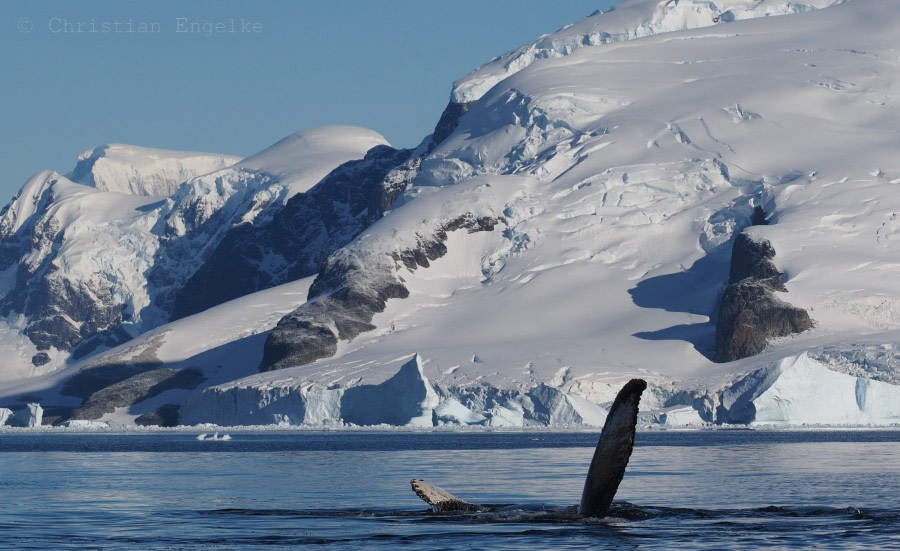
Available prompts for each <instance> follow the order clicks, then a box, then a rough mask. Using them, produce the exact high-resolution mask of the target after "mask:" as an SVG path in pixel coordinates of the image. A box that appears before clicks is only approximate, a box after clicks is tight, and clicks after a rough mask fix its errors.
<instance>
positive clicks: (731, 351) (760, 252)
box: [716, 233, 813, 362]
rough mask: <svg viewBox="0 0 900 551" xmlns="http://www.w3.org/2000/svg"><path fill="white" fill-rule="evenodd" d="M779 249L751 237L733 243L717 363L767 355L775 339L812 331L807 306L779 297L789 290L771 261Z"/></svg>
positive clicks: (741, 236) (718, 324)
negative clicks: (771, 341) (767, 349)
mask: <svg viewBox="0 0 900 551" xmlns="http://www.w3.org/2000/svg"><path fill="white" fill-rule="evenodd" d="M774 257H775V249H774V248H773V247H772V244H771V243H770V242H768V241H766V240H754V239H752V238H751V237H750V236H748V235H747V234H746V233H741V234H739V235H738V236H737V237H736V238H735V240H734V248H733V249H732V255H731V273H730V277H729V284H728V287H726V288H725V293H724V294H723V295H722V302H721V304H720V306H719V317H718V320H717V322H716V361H718V362H730V361H733V360H738V359H740V358H746V357H749V356H753V355H756V354H759V353H760V352H762V351H763V350H764V349H765V348H766V345H767V343H768V339H770V338H772V337H784V336H787V335H793V334H795V333H800V332H803V331H806V330H807V329H811V328H812V327H813V321H812V320H811V319H810V317H809V314H808V313H807V312H806V310H803V309H802V308H797V307H796V306H792V305H790V304H788V303H786V302H784V301H782V300H779V299H778V298H777V297H776V296H775V292H786V291H787V289H786V288H785V286H784V284H783V283H782V282H781V279H780V277H781V275H782V274H781V272H779V271H778V269H777V268H776V267H775V265H774V264H773V263H772V261H771V259H772V258H774Z"/></svg>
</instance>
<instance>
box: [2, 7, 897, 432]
mask: <svg viewBox="0 0 900 551" xmlns="http://www.w3.org/2000/svg"><path fill="white" fill-rule="evenodd" d="M898 25H900V6H898V5H897V4H896V3H895V2H890V1H888V0H853V1H847V2H841V1H837V0H805V1H803V0H801V1H790V2H788V1H783V0H763V1H756V0H722V1H720V2H708V1H701V0H680V1H678V2H665V1H655V0H626V1H625V2H623V3H622V4H620V5H617V6H616V7H615V9H614V10H613V11H611V12H607V13H597V14H594V15H591V16H589V17H588V18H586V19H585V20H583V21H580V22H578V23H575V24H574V25H571V26H569V27H566V28H564V29H561V30H559V31H557V32H555V33H553V34H550V35H546V36H544V37H540V38H539V39H537V40H535V41H534V42H532V43H530V44H526V45H524V46H522V47H521V48H518V49H516V50H513V51H512V52H509V53H508V54H505V55H504V56H500V57H499V58H497V59H495V60H492V61H490V62H488V63H487V64H486V65H484V66H483V67H481V68H479V69H477V70H475V71H473V72H472V73H471V74H470V75H468V76H465V77H463V78H462V79H460V80H458V81H457V82H456V83H454V85H453V88H452V91H451V105H450V106H449V107H448V110H447V111H445V115H446V116H445V117H442V120H441V121H439V123H438V126H437V127H436V130H435V134H434V135H432V136H428V137H425V138H424V139H423V142H422V144H421V145H420V146H419V147H417V148H415V149H414V150H393V149H392V148H390V147H389V146H388V144H387V143H386V142H385V141H384V140H383V138H381V137H379V136H378V135H377V134H376V133H374V132H372V131H368V130H365V129H349V128H345V127H338V128H333V129H325V130H323V129H318V130H311V131H305V132H304V133H301V134H297V135H294V136H291V137H288V138H285V139H284V140H282V141H281V142H279V143H278V144H276V145H275V146H273V147H272V148H270V149H269V150H266V151H265V152H262V153H260V154H257V155H254V156H251V157H249V158H247V159H244V160H241V161H239V162H237V163H235V164H233V165H231V166H229V167H226V168H219V169H215V170H214V171H213V172H211V173H208V174H201V175H192V176H190V178H189V179H187V180H186V181H184V182H181V183H179V184H178V185H176V186H175V187H174V188H173V189H174V191H173V192H172V193H170V194H168V195H166V196H164V197H158V196H156V197H150V196H148V195H141V193H138V192H137V191H136V190H138V189H139V188H140V187H141V186H140V185H137V184H135V183H134V182H135V181H136V180H135V178H136V177H134V176H127V177H126V176H124V175H122V174H120V173H116V172H113V171H109V172H108V173H104V175H102V176H101V180H102V179H103V178H104V177H106V178H107V179H115V178H121V179H122V180H121V182H120V183H118V184H115V185H117V186H118V188H117V189H119V190H122V191H126V190H127V193H117V192H111V191H103V190H102V189H100V187H101V186H97V185H95V186H94V187H90V186H85V185H82V184H79V183H77V182H73V181H71V180H70V179H69V178H66V177H63V176H61V175H59V174H56V173H51V172H48V173H42V174H41V175H38V176H37V177H36V179H34V180H33V181H31V182H29V184H27V186H26V188H27V189H28V190H29V191H27V192H26V191H25V190H23V194H20V196H19V197H18V198H17V199H16V200H14V202H13V204H12V205H11V206H10V207H8V208H7V210H6V211H4V214H3V217H2V218H0V245H2V252H3V254H2V256H0V258H7V257H8V258H9V259H10V260H9V261H8V262H6V263H4V264H2V265H0V273H2V274H3V276H2V278H3V281H4V282H5V283H8V285H7V284H4V285H3V287H2V288H3V289H4V292H7V295H6V297H4V299H3V304H4V305H6V309H5V310H4V311H0V314H3V315H5V316H6V321H5V325H3V326H2V327H0V337H2V339H0V346H3V347H5V348H4V350H5V351H8V352H9V357H16V358H19V359H20V361H17V362H14V364H15V366H18V367H15V366H11V367H5V368H4V370H3V372H2V375H0V377H3V378H5V379H4V380H5V381H7V382H8V384H7V385H6V388H4V389H3V390H0V399H2V400H3V401H2V402H0V405H6V404H7V402H9V403H12V400H14V399H18V398H21V397H23V396H31V397H36V398H39V399H40V401H41V403H42V404H51V405H54V406H60V407H63V406H65V407H70V408H77V407H79V406H80V405H82V402H84V401H87V400H89V399H90V396H91V395H93V394H94V393H96V392H101V391H102V388H94V386H96V385H99V384H101V383H102V384H118V383H119V382H121V381H122V380H125V379H126V378H123V379H120V380H119V381H106V380H104V379H103V378H102V376H101V375H103V374H105V373H109V372H112V371H115V370H117V371H116V372H117V373H119V374H120V375H121V376H124V375H128V376H129V377H130V376H133V375H137V374H138V371H140V370H150V369H173V370H186V369H197V370H198V371H199V372H200V373H202V375H203V377H205V380H204V382H203V383H202V384H200V385H199V386H197V387H196V388H194V389H186V388H172V389H168V390H166V391H164V392H162V393H160V394H158V395H154V396H150V397H147V398H146V399H143V400H140V401H136V402H134V403H130V404H125V405H118V406H116V408H115V411H114V412H113V413H106V414H104V416H103V417H102V418H101V421H102V422H114V421H115V422H134V421H135V419H137V418H138V417H140V416H141V415H145V414H147V415H151V416H152V414H154V413H158V412H159V411H161V409H160V408H165V407H170V410H171V407H174V408H179V407H180V411H179V415H180V419H179V422H180V423H182V424H196V423H218V424H222V425H241V424H254V425H256V424H281V425H287V426H308V427H321V426H363V425H382V424H390V425H401V426H413V427H422V426H427V427H430V426H443V425H476V426H488V427H529V426H552V427H572V426H581V425H586V426H599V425H602V423H603V421H604V419H605V416H606V409H605V406H606V404H607V403H608V402H609V401H611V400H612V399H613V397H614V396H615V390H616V389H617V388H618V387H620V386H621V384H622V383H623V382H625V381H627V380H629V379H631V378H634V377H639V378H642V379H646V380H647V381H648V382H649V383H650V387H649V388H648V390H647V392H646V393H645V399H642V404H641V406H642V411H641V420H642V422H643V423H646V424H652V425H659V426H664V427H685V426H703V425H708V424H733V423H740V424H750V425H762V426H769V425H777V426H783V425H891V424H897V423H898V422H900V420H898V413H897V408H896V405H895V404H897V403H898V402H900V401H898V394H897V390H898V389H900V386H898V384H897V383H898V382H900V368H898V367H897V366H898V365H900V360H898V356H897V354H896V352H895V351H894V350H895V349H894V346H895V343H896V342H897V341H898V338H900V302H898V298H897V297H898V296H900V284H898V283H897V280H896V278H891V277H890V274H892V273H893V271H894V270H895V268H896V267H897V263H896V260H895V259H896V246H897V242H898V241H897V239H896V236H897V233H898V232H900V222H898V220H900V218H898V216H897V212H898V211H900V202H898V196H897V193H896V186H897V184H898V183H900V164H898V161H897V159H896V155H895V151H896V150H897V147H898V145H900V138H898V135H897V133H896V128H897V127H898V124H900V121H898V120H897V117H898V115H897V113H898V110H897V106H898V103H900V98H898V96H897V95H896V92H895V90H894V88H895V87H894V86H893V83H895V82H897V81H898V80H900V69H898V65H897V62H896V60H897V54H896V52H895V50H894V48H893V45H892V44H893V35H894V34H895V32H894V31H895V29H896V28H897V27H898ZM317 148H320V149H321V150H319V149H317ZM172 155H173V157H178V158H180V157H179V156H178V155H175V154H172ZM185 158H187V157H185ZM173 162H174V161H173ZM292 163H296V164H292ZM345 163H350V164H349V165H346V164H345ZM142 166H143V165H142ZM98 170H99V169H98ZM123 170H125V169H123ZM70 176H72V175H71V174H70ZM72 177H74V176H72ZM141 178H144V179H146V178H149V176H147V177H145V176H141ZM175 179H177V178H175ZM110 181H111V180H110ZM142 181H144V180H142ZM146 181H148V182H149V181H150V180H146ZM323 185H330V186H334V187H333V189H337V190H341V192H344V191H346V192H347V193H348V194H350V195H351V196H352V194H354V193H355V194H357V195H360V196H363V195H365V197H355V198H353V199H352V200H348V201H346V202H340V201H338V202H335V201H333V200H332V199H333V198H334V196H333V195H331V194H330V192H329V193H323V192H322V189H323V188H322V187H321V186H323ZM104 186H106V187H109V188H112V187H114V184H112V183H108V184H104ZM147 186H149V184H147ZM147 186H144V188H142V189H146V188H147ZM151 187H152V186H151ZM329 189H331V188H329ZM369 193H371V196H369V195H366V194H369ZM335 205H337V206H335ZM323 213H324V214H323ZM758 213H762V216H763V217H764V218H765V219H766V221H767V222H768V223H767V224H756V223H755V222H754V218H755V217H758V216H759V214H758ZM311 221H312V222H311ZM309 224H313V226H314V227H313V226H309ZM275 226H278V227H285V228H304V229H303V231H301V232H298V233H296V234H293V233H292V234H290V235H289V238H287V237H284V236H285V235H288V234H284V233H278V232H275V231H271V228H273V227H275ZM236 228H237V229H236ZM309 228H312V229H309ZM307 229H309V231H307ZM238 234H239V235H240V236H239V237H235V236H237V235H238ZM98 236H99V237H98ZM298 236H299V237H298ZM737 236H744V237H742V238H740V239H741V240H743V241H746V242H747V243H755V244H766V245H765V247H767V248H770V249H771V251H774V252H773V253H772V254H771V255H770V257H769V258H768V261H769V262H770V263H771V266H770V268H771V269H770V270H769V271H768V272H767V274H768V276H771V277H770V279H771V280H772V281H771V283H772V287H773V288H774V289H775V290H777V292H778V300H779V301H781V302H783V304H784V305H786V306H785V308H789V309H794V311H798V312H799V311H802V312H804V313H808V320H809V323H804V324H803V326H802V331H790V332H786V333H778V334H772V335H766V336H764V338H762V339H761V340H760V341H759V342H758V343H757V344H758V346H754V347H753V350H752V351H751V353H750V354H748V355H746V357H743V356H742V355H740V357H739V359H735V358H732V357H729V358H726V359H728V360H729V361H716V360H717V359H718V360H722V359H723V358H721V357H720V358H717V357H716V350H715V348H716V322H717V316H718V311H719V304H720V301H721V297H722V294H723V292H724V291H725V289H726V285H728V283H729V281H728V280H729V272H730V267H729V264H730V259H731V256H732V254H731V253H732V249H733V246H734V243H735V240H736V239H737ZM98 239H100V240H101V241H99V242H100V243H101V244H102V249H103V250H99V249H95V248H94V247H95V245H94V241H95V240H98ZM272 241H279V243H281V242H284V243H289V244H290V246H291V248H292V250H293V251H295V258H291V257H290V255H286V254H284V253H283V252H281V251H280V249H278V247H275V246H270V245H269V243H270V242H272ZM743 241H742V242H743ZM58 243H62V246H58ZM257 243H258V244H259V246H258V247H255V244H257ZM295 244H296V246H295ZM297 251H302V254H301V253H300V252H297ZM7 253H8V254H7ZM301 257H302V261H303V262H307V261H308V264H309V265H308V266H306V267H305V268H304V270H303V271H299V270H296V269H295V266H294V264H297V263H300V262H301ZM123 259H127V261H125V262H123ZM211 259H213V260H211ZM310 259H313V260H310ZM292 263H294V264H292ZM313 265H314V266H313ZM21 266H26V268H22V267H21ZM23 270H25V271H23ZM20 272H21V274H22V275H19V273H20ZM226 273H233V274H234V273H239V274H241V277H242V278H243V277H246V278H247V281H248V282H249V283H247V285H246V286H243V287H241V289H242V290H241V291H240V292H236V293H234V294H233V296H231V295H230V296H225V295H224V294H222V293H220V294H219V295H217V296H216V297H213V299H210V300H209V301H208V302H205V301H201V300H195V301H194V303H193V304H192V305H189V307H183V308H180V309H177V308H176V307H175V305H176V304H178V303H179V301H180V300H182V299H179V294H181V295H182V296H183V295H184V294H185V293H186V294H188V295H190V296H191V297H194V298H196V297H199V296H200V295H201V294H202V292H203V290H204V289H213V290H216V291H217V290H218V289H219V287H224V283H223V282H221V281H219V280H220V279H221V278H224V277H225V275H224V274H226ZM196 274H200V275H201V276H202V277H200V276H198V277H194V276H195V275H196ZM288 274H290V275H288ZM45 275H46V277H45ZM192 277H194V282H193V283H190V284H188V282H189V281H190V280H191V278H192ZM254 277H258V279H260V280H266V284H265V285H262V286H257V285H256V281H255V279H254ZM42 278H43V279H42ZM92 278H93V279H92ZM29 281H43V282H47V287H48V288H49V291H54V290H55V289H63V290H66V291H65V292H56V293H55V294H54V293H53V292H50V293H49V294H48V292H42V293H37V294H34V295H31V297H34V299H32V298H29V300H28V301H25V300H24V299H22V298H20V299H18V300H19V301H20V302H21V303H25V302H28V303H29V304H39V302H38V301H37V298H41V297H45V296H55V297H62V296H65V297H79V300H69V301H68V302H66V303H64V302H63V301H59V300H57V301H56V302H52V303H51V302H46V304H49V305H50V306H53V307H55V308H56V311H58V313H59V315H58V316H56V317H55V318H52V317H51V318H47V317H44V318H41V316H39V315H38V314H39V313H40V312H38V311H37V310H33V311H23V310H25V309H24V308H21V307H19V306H18V305H17V303H16V300H17V299H15V297H14V296H12V295H15V293H11V292H10V291H9V290H10V289H25V288H27V287H28V284H27V282H29ZM51 284H52V285H51ZM39 288H40V285H38V286H35V287H33V289H34V290H37V289H39ZM185 289H187V290H188V291H187V292H186V291H185ZM217 292H218V291H217ZM25 296H28V295H25ZM81 297H90V298H91V300H90V301H87V303H88V304H106V303H108V304H109V305H112V307H111V309H94V310H91V309H87V310H88V311H90V312H91V315H90V316H83V317H81V318H79V317H73V316H72V315H70V312H72V311H75V310H77V309H74V310H73V309H72V308H71V307H70V306H68V303H78V304H82V302H81V300H82V298H81ZM227 299H233V300H228V301H226V300H227ZM117 309H118V310H117ZM49 310H52V309H49ZM49 310H48V308H47V307H46V306H43V307H42V310H41V311H42V312H46V311H49ZM173 311H178V312H179V315H177V316H175V317H177V318H179V319H174V318H173V317H172V316H171V313H172V312H173ZM48 320H49V321H48ZM51 322H52V324H50V325H48V324H49V323H51ZM0 325H2V324H0ZM69 326H71V327H72V329H71V330H69V332H68V333H63V332H61V331H59V330H57V327H64V328H66V327H69ZM117 328H121V330H122V331H124V332H125V333H126V334H125V335H120V334H117V333H116V331H117V330H118V329H117ZM98 331H99V332H104V331H105V332H106V333H107V337H108V338H106V339H105V340H104V339H99V338H98V337H95V336H94V335H96V334H97V333H98ZM64 334H68V335H70V337H68V339H69V341H70V342H65V343H63V342H55V341H54V342H43V341H41V337H42V336H43V335H52V336H53V337H54V338H59V336H60V335H64ZM29 335H37V337H36V340H37V341H38V342H39V343H41V342H43V344H40V345H36V344H35V342H34V339H32V338H31V337H30V336H29ZM81 341H85V342H86V344H84V343H82V342H81ZM41 346H43V348H41ZM90 346H93V348H90ZM292 347H293V348H292ZM285 350H287V351H288V352H287V353H285ZM41 354H43V356H42V355H41ZM36 359H37V360H39V361H38V362H35V360H36ZM730 360H733V361H730ZM38 364H40V365H38ZM261 371H262V372H261ZM71 381H75V382H77V383H80V384H81V383H83V384H82V386H81V387H79V388H81V390H80V391H79V392H80V394H72V393H71V392H70V393H66V392H64V389H66V388H67V387H66V385H67V384H68V385H69V386H68V388H69V390H70V391H71V389H72V388H73V387H74V386H77V385H75V383H72V382H71ZM98 381H99V382H98ZM88 383H90V384H88ZM92 385H93V386H92Z"/></svg>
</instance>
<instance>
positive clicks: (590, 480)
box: [410, 379, 647, 518]
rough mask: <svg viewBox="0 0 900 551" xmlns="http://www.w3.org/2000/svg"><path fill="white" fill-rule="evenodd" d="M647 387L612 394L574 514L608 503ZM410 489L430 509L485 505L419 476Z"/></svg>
mask: <svg viewBox="0 0 900 551" xmlns="http://www.w3.org/2000/svg"><path fill="white" fill-rule="evenodd" d="M646 388H647V381H644V380H643V379H632V380H630V381H628V383H626V384H625V386H624V387H622V389H621V390H620V391H619V393H618V394H617V395H616V399H615V401H613V404H612V407H611V408H610V409H609V414H607V416H606V422H604V423H603V430H602V431H600V440H599V441H598V442H597V448H596V449H595V450H594V456H593V458H592V459H591V466H590V467H589V468H588V474H587V478H586V479H585V481H584V491H583V492H582V494H581V503H580V504H579V506H578V514H579V515H582V516H585V517H598V518H599V517H603V516H605V515H606V512H607V510H609V506H610V504H611V503H612V500H613V497H614V496H615V495H616V491H617V490H618V489H619V484H620V483H621V482H622V478H623V477H624V476H625V468H626V467H627V466H628V459H629V458H630V457H631V451H632V450H633V449H634V434H635V429H636V427H637V415H638V404H639V403H640V400H641V394H642V393H643V392H644V390H645V389H646ZM410 485H411V486H412V489H413V492H415V493H416V495H417V496H419V497H420V498H422V500H423V501H425V503H427V504H428V505H430V506H431V510H432V511H434V512H445V511H461V512H480V511H485V510H487V508H485V507H483V506H480V505H477V504H475V503H469V502H468V501H465V500H463V499H460V498H458V497H456V496H455V495H453V494H451V493H450V492H448V491H446V490H444V489H442V488H438V487H437V486H435V485H433V484H430V483H428V482H426V481H424V480H422V479H420V478H414V479H412V480H411V481H410Z"/></svg>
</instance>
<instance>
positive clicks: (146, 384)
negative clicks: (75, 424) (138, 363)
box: [72, 368, 206, 420]
mask: <svg viewBox="0 0 900 551" xmlns="http://www.w3.org/2000/svg"><path fill="white" fill-rule="evenodd" d="M205 379H206V378H205V377H204V376H203V374H202V373H200V372H199V371H197V370H195V369H182V370H180V371H176V370H174V369H170V368H161V369H154V370H151V371H145V372H143V373H139V374H137V375H134V376H133V377H129V378H128V379H125V380H124V381H121V382H118V383H115V384H112V385H109V386H107V387H105V388H103V389H101V390H98V391H97V392H94V393H93V394H91V395H90V396H89V397H88V398H87V399H86V400H85V401H84V403H83V404H82V405H81V407H79V408H77V409H76V410H75V411H73V412H72V419H86V420H93V419H99V418H100V417H102V416H103V415H104V414H106V413H112V412H113V411H115V409H116V408H119V407H127V406H130V405H133V404H136V403H137V402H140V401H142V400H146V399H147V398H151V397H153V396H156V395H157V394H161V393H162V392H165V391H167V390H171V389H175V388H180V389H186V390H191V389H194V388H197V386H198V385H199V384H200V383H202V382H203V381H204V380H205Z"/></svg>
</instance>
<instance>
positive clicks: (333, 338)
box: [259, 215, 497, 371]
mask: <svg viewBox="0 0 900 551" xmlns="http://www.w3.org/2000/svg"><path fill="white" fill-rule="evenodd" d="M496 223H497V221H496V220H495V219H493V218H478V217H475V216H472V215H463V216H460V217H459V218H456V219H454V220H451V221H449V222H447V223H445V224H443V225H442V226H441V227H440V228H439V229H438V230H437V231H436V232H434V234H432V235H428V236H420V237H419V239H418V244H417V246H416V247H414V248H410V249H404V250H400V251H396V252H394V253H393V254H391V255H387V254H383V255H377V254H365V253H358V252H356V251H355V250H352V249H349V248H344V249H341V250H339V251H337V252H336V253H335V254H333V255H332V256H331V257H329V258H328V260H327V261H326V262H325V265H324V267H323V268H322V270H321V271H320V272H319V275H318V276H317V277H316V280H315V282H313V284H312V286H311V287H310V289H309V299H308V302H307V303H305V304H304V305H302V306H300V307H299V308H298V309H297V310H294V311H293V312H292V313H290V314H288V315H287V316H285V317H283V318H282V319H281V321H279V322H278V325H277V326H275V328H274V329H273V330H272V332H271V333H270V334H269V337H268V338H267V339H266V344H265V347H264V349H263V360H262V363H261V364H260V367H259V369H260V371H272V370H275V369H283V368H286V367H293V366H296V365H303V364H306V363H310V362H313V361H315V360H318V359H322V358H328V357H331V356H333V355H334V354H335V352H336V351H337V342H338V340H339V339H340V340H351V339H353V338H355V337H356V336H357V335H359V334H360V333H362V332H364V331H370V330H372V329H375V326H374V325H372V318H373V317H374V316H375V314H377V313H380V312H383V311H384V309H385V306H386V302H387V300H388V299H392V298H406V297H407V296H409V290H408V289H407V288H406V286H405V285H404V284H403V280H402V279H401V278H400V276H399V274H398V272H397V268H398V266H399V265H401V264H402V265H404V266H406V267H407V268H408V269H410V270H415V269H416V268H418V267H420V266H421V267H427V266H429V262H430V261H432V260H435V259H437V258H440V257H442V256H444V255H445V254H447V246H446V245H445V244H444V242H445V241H446V240H447V233H448V232H451V231H454V230H458V229H467V230H468V231H470V232H476V231H491V230H493V229H494V226H495V224H496ZM335 330H337V333H335Z"/></svg>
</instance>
